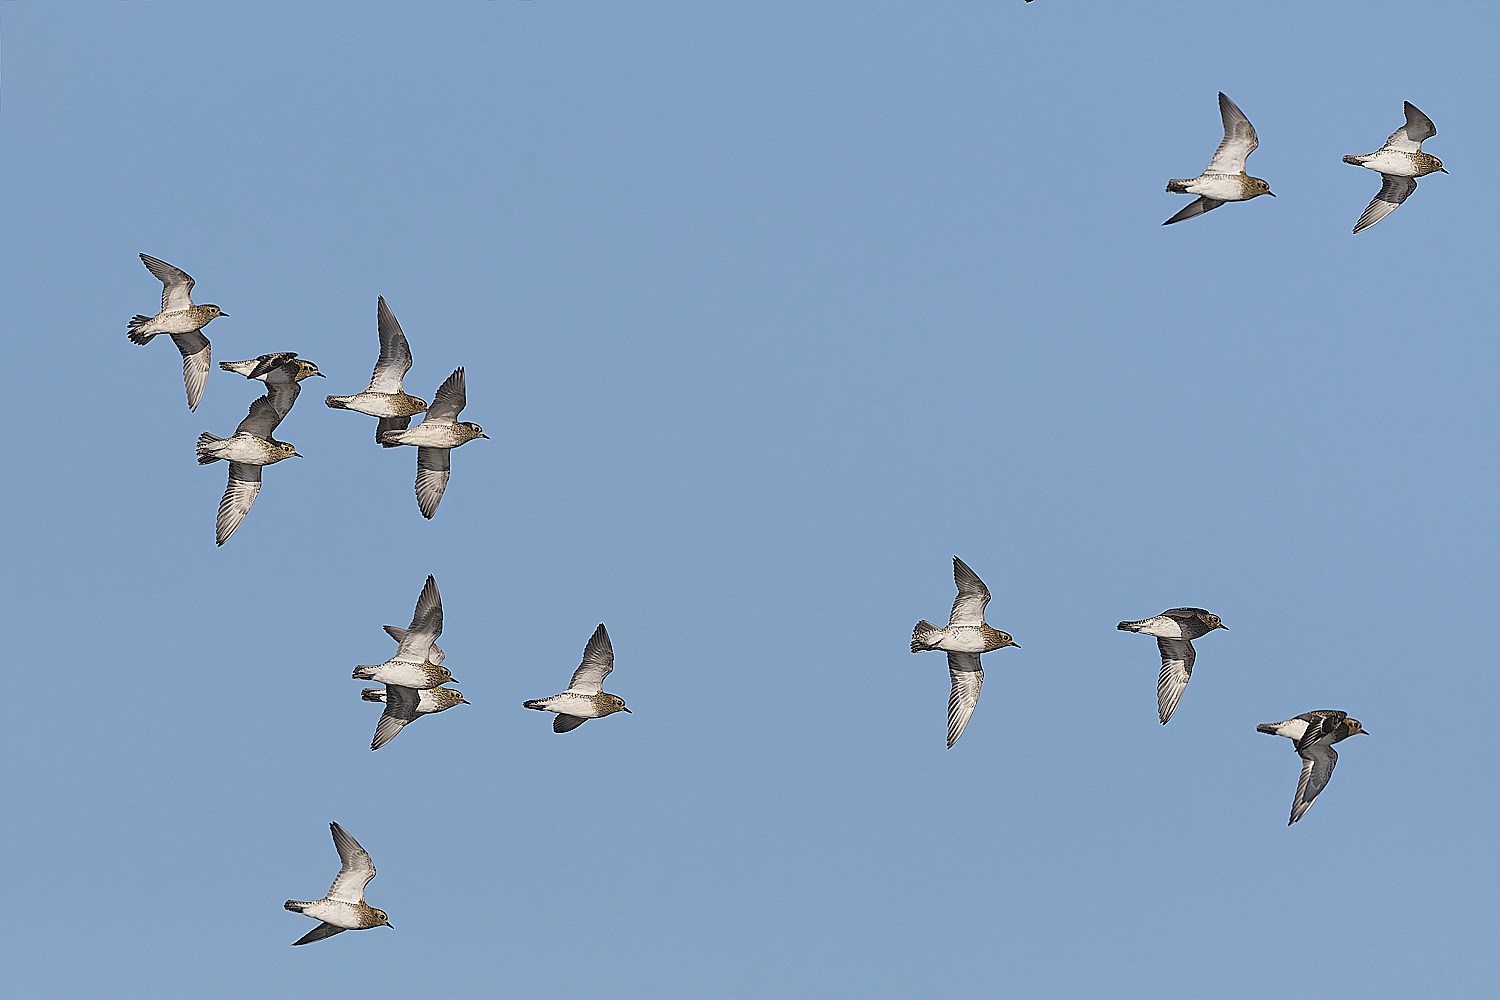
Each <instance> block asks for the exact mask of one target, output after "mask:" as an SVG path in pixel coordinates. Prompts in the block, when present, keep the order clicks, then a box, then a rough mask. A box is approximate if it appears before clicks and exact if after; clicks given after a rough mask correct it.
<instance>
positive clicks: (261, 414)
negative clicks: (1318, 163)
mask: <svg viewBox="0 0 1500 1000" xmlns="http://www.w3.org/2000/svg"><path fill="white" fill-rule="evenodd" d="M279 423H281V414H279V413H277V412H276V407H274V406H272V405H271V397H269V396H261V397H260V398H258V399H256V401H255V402H253V403H251V404H250V412H249V413H247V414H246V415H245V419H244V420H241V421H240V425H239V426H238V427H236V428H235V429H234V432H235V433H236V434H254V435H255V436H256V437H258V438H265V439H266V440H268V441H269V440H270V439H271V432H272V431H274V430H275V429H276V425H277V424H279Z"/></svg>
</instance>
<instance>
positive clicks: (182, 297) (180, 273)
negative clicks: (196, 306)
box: [141, 253, 193, 312]
mask: <svg viewBox="0 0 1500 1000" xmlns="http://www.w3.org/2000/svg"><path fill="white" fill-rule="evenodd" d="M141 263H142V264H145V265H146V270H148V271H150V272H151V273H152V274H154V275H156V280H157V281H160V282H161V311H162V312H176V311H177V310H179V309H191V308H192V306H193V300H192V298H191V297H190V296H189V294H188V293H189V292H191V291H192V290H193V277H192V275H190V274H188V273H187V272H186V271H184V270H182V269H181V268H176V267H173V266H172V265H171V264H168V263H167V262H166V261H164V260H157V259H156V258H155V257H152V256H150V255H149V254H144V253H143V254H141Z"/></svg>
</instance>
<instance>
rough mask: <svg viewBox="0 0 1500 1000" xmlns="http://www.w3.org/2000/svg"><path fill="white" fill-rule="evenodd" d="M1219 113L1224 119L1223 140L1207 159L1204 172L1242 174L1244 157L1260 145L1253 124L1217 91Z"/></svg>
mask: <svg viewBox="0 0 1500 1000" xmlns="http://www.w3.org/2000/svg"><path fill="white" fill-rule="evenodd" d="M1219 115H1220V116H1221V117H1222V118H1223V119H1224V141H1223V142H1221V143H1219V148H1218V149H1216V150H1215V151H1214V158H1213V159H1212V160H1209V161H1208V169H1207V170H1205V171H1204V173H1206V174H1242V173H1244V172H1245V159H1246V158H1247V157H1248V156H1249V155H1250V154H1251V153H1253V152H1255V147H1256V146H1259V145H1260V140H1259V139H1258V138H1256V136H1255V126H1253V125H1251V124H1250V119H1248V118H1246V117H1245V113H1244V112H1243V111H1241V110H1240V109H1239V107H1238V106H1237V105H1236V104H1235V103H1234V102H1233V101H1231V100H1230V99H1229V98H1228V97H1226V96H1224V94H1223V92H1222V91H1221V92H1220V93H1219Z"/></svg>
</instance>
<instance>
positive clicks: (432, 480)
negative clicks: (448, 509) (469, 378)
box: [380, 368, 489, 518]
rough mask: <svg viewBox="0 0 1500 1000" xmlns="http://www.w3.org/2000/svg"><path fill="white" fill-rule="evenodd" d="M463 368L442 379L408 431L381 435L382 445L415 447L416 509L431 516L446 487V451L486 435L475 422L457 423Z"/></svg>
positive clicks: (462, 397) (461, 393)
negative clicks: (413, 425) (422, 413)
mask: <svg viewBox="0 0 1500 1000" xmlns="http://www.w3.org/2000/svg"><path fill="white" fill-rule="evenodd" d="M465 398H466V397H465V392H464V370H463V369H462V368H459V369H457V370H455V371H454V372H453V374H452V375H449V376H448V378H447V379H445V380H444V382H443V384H442V385H440V386H439V387H438V391H437V393H436V394H434V395H433V397H432V406H431V408H430V409H428V411H427V414H426V415H425V416H424V417H423V418H422V422H421V423H420V424H418V425H417V426H415V427H413V428H411V429H410V430H390V431H386V432H385V433H384V434H383V435H381V438H380V443H381V444H384V445H398V444H409V445H415V446H416V449H417V509H418V510H420V511H421V512H422V516H423V517H426V518H431V517H432V515H434V514H436V513H437V509H438V503H439V502H441V501H442V499H443V490H445V489H447V488H448V475H449V472H448V470H449V462H448V454H449V452H450V451H451V450H452V449H454V448H457V447H458V446H459V445H461V444H466V443H468V442H470V441H472V440H474V439H475V438H488V437H489V435H488V434H486V433H485V432H484V431H483V430H482V429H480V426H479V425H478V424H473V423H468V422H467V421H465V422H460V421H459V420H458V414H459V412H460V411H461V410H463V408H464V402H465Z"/></svg>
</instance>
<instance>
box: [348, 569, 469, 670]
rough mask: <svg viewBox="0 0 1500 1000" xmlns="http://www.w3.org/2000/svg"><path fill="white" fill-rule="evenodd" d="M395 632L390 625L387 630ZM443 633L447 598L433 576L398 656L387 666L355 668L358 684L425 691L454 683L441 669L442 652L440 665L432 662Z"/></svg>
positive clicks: (404, 634) (399, 640)
mask: <svg viewBox="0 0 1500 1000" xmlns="http://www.w3.org/2000/svg"><path fill="white" fill-rule="evenodd" d="M386 631H387V633H390V632H391V629H390V626H387V627H386ZM442 634H443V598H442V595H441V594H439V593H438V587H437V581H436V580H434V579H433V578H432V577H431V576H429V577H428V578H427V585H426V586H424V587H423V588H422V593H421V594H420V595H418V597H417V607H416V610H415V611H413V612H412V616H411V626H410V627H409V628H407V629H405V630H404V631H402V632H401V635H400V637H399V638H397V639H396V642H397V643H398V645H397V647H396V655H394V656H392V657H391V658H390V659H389V660H386V661H385V662H384V663H381V664H376V665H373V666H370V665H361V666H358V667H355V668H354V679H355V680H357V681H375V682H376V683H378V684H399V685H401V686H402V687H409V688H416V689H418V690H425V689H427V688H435V687H438V686H439V685H442V684H447V683H448V682H449V681H451V680H453V674H451V673H449V671H448V668H447V667H444V666H440V665H439V663H441V661H442V656H443V652H442V650H438V651H437V656H438V661H439V663H433V662H432V651H433V650H434V649H435V648H436V647H435V646H434V645H433V643H434V641H435V640H436V639H437V637H438V636H440V635H442Z"/></svg>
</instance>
